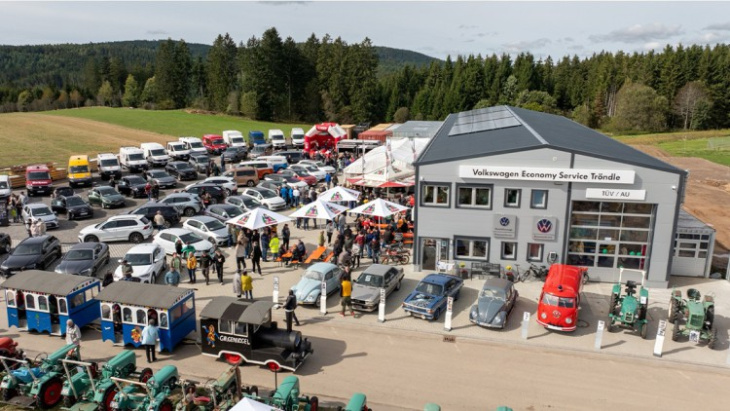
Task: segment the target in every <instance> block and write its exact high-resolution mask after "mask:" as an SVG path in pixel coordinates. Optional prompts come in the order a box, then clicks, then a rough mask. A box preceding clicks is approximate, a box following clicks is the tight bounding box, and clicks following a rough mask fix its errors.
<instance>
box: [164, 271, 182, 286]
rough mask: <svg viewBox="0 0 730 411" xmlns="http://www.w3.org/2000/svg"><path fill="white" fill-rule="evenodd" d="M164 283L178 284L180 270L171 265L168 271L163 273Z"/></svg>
mask: <svg viewBox="0 0 730 411" xmlns="http://www.w3.org/2000/svg"><path fill="white" fill-rule="evenodd" d="M165 284H167V285H171V286H173V287H177V286H178V284H180V272H179V271H177V270H175V269H174V268H173V267H172V266H171V267H170V271H168V272H167V274H165Z"/></svg>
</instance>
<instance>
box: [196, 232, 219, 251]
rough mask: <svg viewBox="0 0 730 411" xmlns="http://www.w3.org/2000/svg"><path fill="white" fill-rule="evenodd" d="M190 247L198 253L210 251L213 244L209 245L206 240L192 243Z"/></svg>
mask: <svg viewBox="0 0 730 411" xmlns="http://www.w3.org/2000/svg"><path fill="white" fill-rule="evenodd" d="M226 235H228V234H226ZM191 245H192V246H193V248H195V251H200V252H203V251H210V249H211V248H213V244H211V243H210V241H208V240H203V241H198V242H197V243H193V244H191Z"/></svg>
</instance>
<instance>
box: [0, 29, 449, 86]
mask: <svg viewBox="0 0 730 411" xmlns="http://www.w3.org/2000/svg"><path fill="white" fill-rule="evenodd" d="M161 42H162V41H161V40H155V41H149V40H134V41H120V42H109V43H88V44H57V45H34V46H2V45H0V87H3V86H13V87H32V86H36V85H46V84H53V85H55V86H56V87H61V85H63V84H81V83H82V81H83V78H82V74H83V71H84V67H85V65H86V63H87V61H88V60H89V59H94V58H102V57H107V58H112V57H114V58H117V59H119V60H121V61H122V62H124V64H125V65H126V67H127V68H128V69H132V68H134V67H142V68H148V69H149V68H151V67H152V65H153V64H154V62H155V55H156V53H157V48H158V47H159V45H160V43H161ZM188 48H189V49H190V53H191V55H192V57H193V59H197V58H198V57H202V58H205V57H206V56H207V54H208V50H210V48H211V46H210V45H207V44H197V43H188ZM375 49H376V51H377V54H378V58H379V62H380V65H379V67H378V74H379V75H381V76H382V75H387V74H391V73H394V72H396V71H398V70H399V69H401V68H402V67H403V66H405V65H406V64H409V65H414V66H424V65H428V64H429V63H430V62H431V61H434V60H436V59H434V58H432V57H429V56H426V55H424V54H421V53H416V52H413V51H408V50H400V49H394V48H389V47H375Z"/></svg>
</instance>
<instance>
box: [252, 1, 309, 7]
mask: <svg viewBox="0 0 730 411" xmlns="http://www.w3.org/2000/svg"><path fill="white" fill-rule="evenodd" d="M258 3H261V4H263V5H266V6H306V5H307V2H306V1H283V0H282V1H278V0H277V1H259V2H258Z"/></svg>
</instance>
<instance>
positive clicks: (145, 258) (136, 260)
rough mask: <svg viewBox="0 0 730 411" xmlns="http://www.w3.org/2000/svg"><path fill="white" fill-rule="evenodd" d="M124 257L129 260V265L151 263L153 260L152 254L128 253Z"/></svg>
mask: <svg viewBox="0 0 730 411" xmlns="http://www.w3.org/2000/svg"><path fill="white" fill-rule="evenodd" d="M124 259H125V260H127V262H129V265H150V263H151V262H152V255H151V254H127V255H125V256H124Z"/></svg>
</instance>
